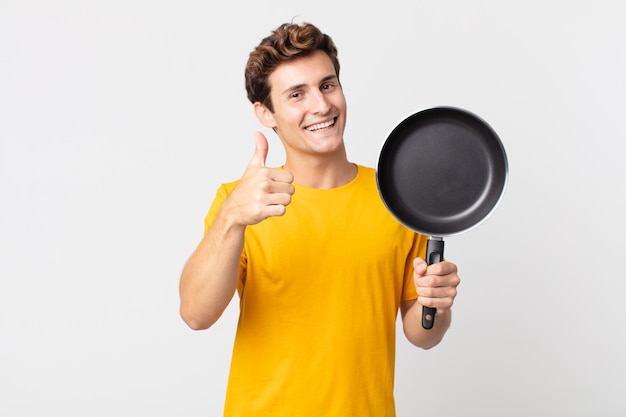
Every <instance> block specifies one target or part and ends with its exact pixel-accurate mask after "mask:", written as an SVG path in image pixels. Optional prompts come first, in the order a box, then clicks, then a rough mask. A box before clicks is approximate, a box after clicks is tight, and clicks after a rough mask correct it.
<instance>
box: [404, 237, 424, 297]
mask: <svg viewBox="0 0 626 417" xmlns="http://www.w3.org/2000/svg"><path fill="white" fill-rule="evenodd" d="M427 239H428V238H427V237H426V236H424V235H421V234H419V233H415V234H414V236H413V245H412V246H411V251H410V252H409V255H408V256H407V259H406V263H405V265H404V285H403V287H402V300H403V301H407V300H416V299H417V290H416V289H415V281H413V259H415V258H416V257H418V256H419V257H422V258H424V257H425V256H426V242H427Z"/></svg>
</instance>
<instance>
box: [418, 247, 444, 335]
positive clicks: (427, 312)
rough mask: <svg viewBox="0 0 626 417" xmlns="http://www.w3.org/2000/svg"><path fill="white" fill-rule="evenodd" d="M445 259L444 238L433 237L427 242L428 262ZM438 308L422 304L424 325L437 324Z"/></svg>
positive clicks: (428, 326) (431, 325)
mask: <svg viewBox="0 0 626 417" xmlns="http://www.w3.org/2000/svg"><path fill="white" fill-rule="evenodd" d="M442 260H443V239H441V238H431V239H428V242H427V244H426V263H427V264H428V265H432V264H436V263H438V262H441V261H442ZM436 312H437V309H436V308H432V307H426V306H422V327H423V328H425V329H426V330H428V329H432V328H433V325H434V324H435V313H436Z"/></svg>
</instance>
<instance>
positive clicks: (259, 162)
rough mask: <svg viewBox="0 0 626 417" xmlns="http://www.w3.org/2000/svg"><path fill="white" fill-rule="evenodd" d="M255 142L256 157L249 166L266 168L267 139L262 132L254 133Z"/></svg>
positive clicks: (253, 157) (254, 156)
mask: <svg viewBox="0 0 626 417" xmlns="http://www.w3.org/2000/svg"><path fill="white" fill-rule="evenodd" d="M254 142H255V144H256V148H255V150H254V155H253V156H252V160H251V161H250V163H249V164H248V165H249V166H258V167H264V166H265V159H266V158H267V150H268V144H267V138H266V137H265V135H264V134H263V133H261V132H254Z"/></svg>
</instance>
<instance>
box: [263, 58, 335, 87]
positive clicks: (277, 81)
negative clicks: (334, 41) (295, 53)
mask: <svg viewBox="0 0 626 417" xmlns="http://www.w3.org/2000/svg"><path fill="white" fill-rule="evenodd" d="M333 75H336V73H335V67H334V66H333V63H332V61H331V60H330V57H329V56H328V55H327V54H326V53H325V52H324V51H320V50H318V51H314V52H313V53H311V54H310V55H307V56H305V57H300V58H295V59H292V60H290V61H286V62H282V63H281V64H279V65H278V66H277V67H276V69H275V70H274V71H272V73H271V74H270V76H269V77H268V80H269V82H270V88H271V91H272V92H278V93H281V92H282V91H284V90H287V89H290V88H293V87H294V86H299V85H317V83H319V82H320V81H321V80H323V79H327V78H328V77H329V76H333Z"/></svg>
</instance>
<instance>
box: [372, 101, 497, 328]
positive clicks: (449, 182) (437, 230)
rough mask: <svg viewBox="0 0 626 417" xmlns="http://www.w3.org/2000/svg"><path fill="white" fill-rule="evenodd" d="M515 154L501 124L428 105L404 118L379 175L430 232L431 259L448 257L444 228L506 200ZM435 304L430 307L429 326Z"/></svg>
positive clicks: (454, 230) (406, 212) (402, 208)
mask: <svg viewBox="0 0 626 417" xmlns="http://www.w3.org/2000/svg"><path fill="white" fill-rule="evenodd" d="M507 178H508V161H507V156H506V152H505V150H504V146H503V145H502V142H501V141H500V138H499V137H498V135H497V134H496V132H495V131H494V130H493V129H492V128H491V126H489V125H488V124H487V123H486V122H485V121H484V120H483V119H482V118H480V117H478V116H477V115H476V114H474V113H472V112H470V111H468V110H465V109H461V108H458V107H433V108H430V109H425V110H421V111H419V112H417V113H414V114H412V115H411V116H409V117H407V118H406V119H404V120H403V121H402V122H400V123H399V124H398V125H397V126H396V127H395V128H394V129H393V130H392V131H391V133H390V134H389V136H388V137H387V139H386V141H385V142H384V144H383V147H382V148H381V151H380V155H379V159H378V167H377V171H376V181H377V186H378V191H379V194H380V196H381V198H382V200H383V202H384V204H385V206H386V207H387V209H388V210H389V211H390V212H391V214H392V215H393V216H394V217H395V218H396V219H397V220H398V221H399V222H400V223H402V224H404V225H405V226H406V227H408V228H409V229H411V230H413V231H415V232H418V233H421V234H423V235H428V236H429V238H428V242H427V247H426V262H427V263H428V264H429V265H431V264H434V263H437V262H441V261H442V260H443V249H444V241H443V237H444V236H452V235H456V234H459V233H462V232H465V231H467V230H470V229H472V228H474V227H476V226H477V225H479V224H480V223H482V222H483V221H484V220H485V219H486V218H487V217H488V216H489V215H490V214H491V212H492V211H493V210H494V209H495V207H496V206H497V204H498V203H499V201H500V199H501V197H502V194H503V192H504V188H505V186H506V182H507ZM435 312H436V309H434V308H431V307H426V306H424V307H423V311H422V326H423V327H424V328H425V329H430V328H432V327H433V325H434V322H435Z"/></svg>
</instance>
